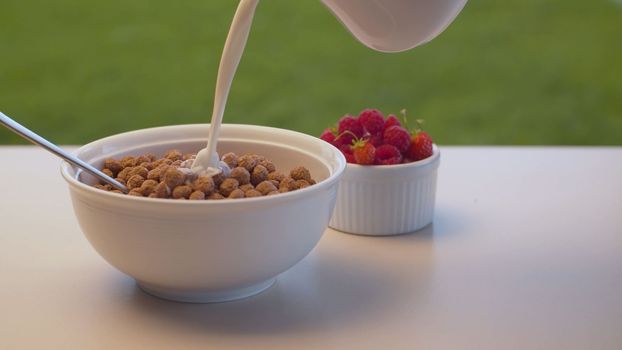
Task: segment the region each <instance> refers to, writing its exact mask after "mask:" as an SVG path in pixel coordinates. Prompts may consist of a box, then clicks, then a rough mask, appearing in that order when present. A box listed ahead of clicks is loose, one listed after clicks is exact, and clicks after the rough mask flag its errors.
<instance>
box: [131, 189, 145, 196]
mask: <svg viewBox="0 0 622 350" xmlns="http://www.w3.org/2000/svg"><path fill="white" fill-rule="evenodd" d="M128 195H130V196H136V197H142V196H143V193H142V192H140V188H135V189H133V190H131V191H130V192H129V193H128Z"/></svg>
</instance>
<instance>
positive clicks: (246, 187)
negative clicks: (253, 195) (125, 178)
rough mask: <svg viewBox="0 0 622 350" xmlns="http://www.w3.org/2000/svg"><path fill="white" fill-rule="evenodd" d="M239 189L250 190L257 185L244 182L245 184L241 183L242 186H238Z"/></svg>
mask: <svg viewBox="0 0 622 350" xmlns="http://www.w3.org/2000/svg"><path fill="white" fill-rule="evenodd" d="M238 188H239V189H241V190H242V191H244V192H246V191H249V190H254V189H255V186H253V185H252V184H244V185H240V187H238Z"/></svg>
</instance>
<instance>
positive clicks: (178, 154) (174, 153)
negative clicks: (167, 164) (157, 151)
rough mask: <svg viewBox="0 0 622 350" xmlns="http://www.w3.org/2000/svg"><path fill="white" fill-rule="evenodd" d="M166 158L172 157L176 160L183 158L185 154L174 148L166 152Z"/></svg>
mask: <svg viewBox="0 0 622 350" xmlns="http://www.w3.org/2000/svg"><path fill="white" fill-rule="evenodd" d="M164 158H166V159H170V160H172V161H173V162H175V161H177V160H181V159H182V158H183V155H182V154H181V152H179V151H178V150H176V149H172V150H170V151H168V152H166V153H165V154H164Z"/></svg>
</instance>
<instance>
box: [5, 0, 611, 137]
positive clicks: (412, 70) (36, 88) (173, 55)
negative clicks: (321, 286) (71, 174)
mask: <svg viewBox="0 0 622 350" xmlns="http://www.w3.org/2000/svg"><path fill="white" fill-rule="evenodd" d="M236 6H237V1H233V0H214V1H205V0H201V1H198V0H184V1H178V2H175V1H161V0H132V1H119V0H109V1H100V2H93V1H83V0H56V1H46V0H0V110H1V111H3V112H5V113H6V114H8V115H10V116H12V117H13V118H15V119H16V120H18V121H20V122H22V123H24V124H25V125H27V126H29V127H31V128H32V129H34V130H35V131H37V132H40V133H41V134H43V135H45V136H46V137H48V138H50V139H51V140H53V141H54V142H57V143H62V144H80V143H85V142H88V141H90V140H94V139H96V138H99V137H102V136H105V135H109V134H112V133H117V132H122V131H127V130H132V129H137V128H144V127H151V126H159V125H168V124H177V123H203V122H208V121H209V119H210V115H211V108H212V99H213V91H214V85H215V78H216V72H217V68H218V61H219V58H220V54H221V50H222V46H223V44H224V40H225V37H226V34H227V31H228V28H229V24H230V21H231V18H232V16H233V13H234V11H235V8H236ZM621 66H622V2H621V1H617V0H594V1H585V0H506V1H493V0H471V1H470V2H469V3H468V4H467V6H466V8H465V9H464V11H463V12H462V14H461V15H460V16H459V17H458V18H457V20H456V21H455V22H454V23H453V24H452V25H451V26H450V27H449V28H448V30H447V31H446V32H445V33H443V34H442V35H441V36H439V37H438V38H437V39H435V40H434V41H432V42H431V43H429V44H427V45H424V46H422V47H419V48H416V49H414V50H410V51H408V52H404V53H399V54H383V53H378V52H374V51H372V50H370V49H367V48H366V47H364V46H363V45H361V44H360V43H358V42H357V41H356V40H354V39H353V38H352V37H351V35H350V34H349V33H348V32H347V31H345V30H344V29H343V28H342V27H341V25H340V24H339V23H338V22H337V20H336V19H335V18H334V17H333V16H332V14H330V13H329V12H328V11H327V10H326V9H325V8H324V7H323V5H322V4H321V3H320V2H319V1H318V0H296V1H292V0H263V1H262V2H261V3H260V4H259V7H258V10H257V14H256V18H255V23H254V27H253V28H252V31H251V36H250V39H249V43H248V46H247V49H246V52H245V56H244V57H243V59H242V62H241V65H240V67H239V70H238V72H237V76H236V79H235V80H234V84H233V88H232V91H231V94H230V96H229V104H228V107H227V111H226V114H225V121H226V122H228V123H252V124H260V125H270V126H277V127H284V128H289V129H294V130H298V131H302V132H306V133H309V134H319V133H320V132H321V131H322V129H323V128H324V127H326V126H328V125H330V124H331V123H334V122H335V121H336V120H337V119H338V118H339V117H340V116H341V115H343V114H345V113H358V112H359V111H360V110H361V109H363V108H366V107H376V108H380V109H382V110H383V111H385V112H397V111H399V110H400V109H402V108H406V109H408V110H409V112H410V114H411V115H412V116H413V117H415V116H416V117H418V118H425V119H426V128H427V130H428V131H429V132H430V133H431V134H432V135H433V137H434V138H435V140H436V141H437V142H438V143H440V144H519V145H531V144H579V145H586V144H587V145H600V144H610V145H622V68H621ZM0 143H4V144H7V143H8V144H12V143H22V141H21V140H20V139H18V138H17V137H16V136H14V135H13V134H11V133H10V132H9V131H8V130H4V129H1V130H0Z"/></svg>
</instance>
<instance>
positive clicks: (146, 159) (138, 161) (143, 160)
mask: <svg viewBox="0 0 622 350" xmlns="http://www.w3.org/2000/svg"><path fill="white" fill-rule="evenodd" d="M150 162H151V159H149V157H147V156H144V155H143V156H138V157H136V164H141V163H150Z"/></svg>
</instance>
